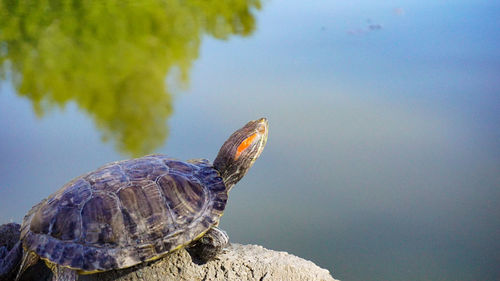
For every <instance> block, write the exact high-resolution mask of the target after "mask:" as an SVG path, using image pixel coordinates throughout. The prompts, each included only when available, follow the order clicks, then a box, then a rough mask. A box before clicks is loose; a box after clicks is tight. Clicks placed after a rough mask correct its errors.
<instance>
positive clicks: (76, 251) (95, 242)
mask: <svg viewBox="0 0 500 281" xmlns="http://www.w3.org/2000/svg"><path fill="white" fill-rule="evenodd" d="M226 201H227V191H226V188H225V186H224V183H223V180H222V178H221V177H220V176H219V173H218V172H217V171H216V170H215V169H214V168H213V167H212V165H211V164H210V163H209V162H208V160H191V161H188V162H187V163H186V162H181V161H178V160H175V159H172V158H167V157H166V156H163V155H150V156H146V157H142V158H138V159H132V160H125V161H120V162H114V163H110V164H108V165H105V166H103V167H101V168H99V169H97V170H95V171H93V172H91V173H88V174H86V175H83V176H80V177H78V178H76V179H74V180H72V181H71V182H69V183H68V184H66V185H64V186H63V187H62V188H61V189H60V190H58V191H57V192H56V193H54V194H52V195H51V196H49V197H48V198H47V199H45V200H44V201H42V202H41V203H39V204H38V205H36V206H35V207H33V208H32V210H31V211H30V212H29V213H28V214H27V215H26V217H25V218H24V221H23V225H22V229H21V239H22V240H23V247H24V249H25V250H27V251H34V252H35V253H36V254H37V255H39V256H40V257H41V258H42V259H44V260H46V261H48V262H51V263H55V264H58V265H61V266H65V267H69V268H72V269H75V270H78V272H79V273H80V274H85V273H94V272H99V271H107V270H111V269H118V268H125V267H130V266H133V265H136V264H138V263H141V262H143V261H149V260H154V259H156V258H159V257H161V256H163V255H165V254H167V253H169V252H171V251H173V250H176V249H178V248H180V247H182V246H185V245H187V244H189V243H190V242H192V241H194V240H196V239H198V238H200V237H201V236H202V235H203V234H204V233H205V232H206V231H207V230H208V229H210V227H212V226H213V225H215V224H217V223H218V221H219V218H220V216H221V215H222V212H223V211H224V208H225V205H226Z"/></svg>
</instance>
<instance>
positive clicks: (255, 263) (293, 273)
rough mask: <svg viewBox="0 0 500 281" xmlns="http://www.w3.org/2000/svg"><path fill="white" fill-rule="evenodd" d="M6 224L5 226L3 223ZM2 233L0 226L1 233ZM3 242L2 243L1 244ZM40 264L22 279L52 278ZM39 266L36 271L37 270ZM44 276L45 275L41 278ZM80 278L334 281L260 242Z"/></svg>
mask: <svg viewBox="0 0 500 281" xmlns="http://www.w3.org/2000/svg"><path fill="white" fill-rule="evenodd" d="M2 227H3V226H2ZM1 235H2V232H1V227H0V236H1ZM1 239H3V238H2V237H0V241H3V240H1ZM0 245H1V244H0ZM42 265H43V263H41V262H40V263H39V264H38V265H37V266H35V267H34V268H33V270H30V271H29V272H27V273H29V274H27V276H23V278H22V281H31V280H42V281H43V280H50V273H49V270H48V268H46V267H45V266H42ZM35 268H36V270H34V269H35ZM42 276H43V278H41V277H42ZM78 280H80V281H94V280H95V281H97V280H99V281H111V280H113V281H136V280H143V281H153V280H154V281H157V280H180V281H188V280H189V281H192V280H200V281H201V280H256V281H271V280H280V281H281V280H297V281H299V280H300V281H307V280H311V281H312V280H314V281H335V279H333V278H332V276H331V275H330V273H329V272H328V270H326V269H322V268H320V267H318V266H317V265H315V264H314V263H312V262H311V261H307V260H304V259H301V258H299V257H296V256H294V255H291V254H288V253H286V252H278V251H272V250H268V249H265V248H263V247H262V246H257V245H241V244H236V243H234V244H232V245H230V246H229V247H227V248H226V249H224V252H223V253H222V254H221V255H219V256H218V257H217V258H216V259H215V260H213V261H210V262H208V263H206V264H203V265H199V264H197V263H194V262H193V261H192V259H191V256H190V255H189V254H188V252H187V251H186V250H184V249H182V250H179V251H176V252H174V253H172V254H170V255H168V256H166V257H165V258H162V259H159V260H157V261H154V262H150V263H145V264H141V265H138V266H134V267H131V268H127V269H122V270H115V271H108V272H103V273H97V274H91V275H81V276H80V277H79V279H78Z"/></svg>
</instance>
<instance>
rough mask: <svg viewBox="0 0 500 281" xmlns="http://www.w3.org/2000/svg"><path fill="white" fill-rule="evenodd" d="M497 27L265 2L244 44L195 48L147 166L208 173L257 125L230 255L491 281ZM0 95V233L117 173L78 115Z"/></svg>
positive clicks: (492, 15)
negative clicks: (284, 255) (251, 251)
mask: <svg viewBox="0 0 500 281" xmlns="http://www.w3.org/2000/svg"><path fill="white" fill-rule="evenodd" d="M398 8H399V9H402V10H403V11H404V13H397V12H395V9H398ZM499 11H500V5H499V4H496V3H493V2H488V1H439V2H428V3H422V2H421V1H420V2H417V1H404V2H401V1H386V2H384V3H374V2H370V1H310V2H307V3H305V2H301V1H271V2H265V3H264V4H263V7H262V10H261V11H259V12H257V13H256V14H255V20H256V29H255V31H254V33H253V35H252V36H251V37H246V38H241V37H234V38H231V39H230V40H228V41H224V42H223V41H219V40H216V39H213V38H210V37H202V39H201V44H200V52H199V57H198V59H197V60H196V61H194V62H193V65H192V67H191V70H190V84H189V86H188V88H187V89H177V90H176V91H175V94H174V95H173V97H174V98H173V101H172V107H173V110H174V113H173V114H172V115H171V117H170V118H169V121H168V125H169V129H170V135H169V138H168V140H167V142H166V143H165V145H164V146H162V147H161V148H159V149H156V150H155V152H161V153H167V154H169V155H172V156H175V157H178V158H180V159H189V158H198V157H207V158H209V159H213V158H214V156H215V155H216V153H217V151H218V149H219V147H220V145H221V144H222V143H223V142H224V140H225V139H226V138H227V136H228V135H229V134H230V133H231V132H232V131H233V130H234V129H236V128H238V127H239V126H241V124H244V123H245V122H246V121H248V120H250V119H255V118H258V117H261V116H266V117H268V119H269V123H270V133H269V141H268V144H267V147H266V150H265V151H264V153H263V154H262V156H261V158H260V159H259V160H258V161H257V162H256V164H255V166H254V167H253V168H252V170H251V171H250V172H249V174H248V175H247V176H246V177H245V178H244V179H243V181H242V182H241V183H240V184H238V185H237V186H236V188H235V189H234V190H233V191H232V192H231V195H230V200H229V205H228V208H227V211H226V213H225V215H224V217H223V219H222V227H223V228H225V229H226V230H227V231H228V233H229V235H230V237H231V239H232V241H235V242H240V243H258V244H262V245H264V246H266V247H269V248H273V249H277V250H285V251H288V252H291V253H294V254H297V255H299V256H302V257H304V258H308V259H311V260H313V261H315V262H317V263H318V264H319V265H321V266H323V267H325V268H328V269H329V270H330V271H331V272H333V276H334V277H336V278H338V279H342V280H498V279H500V271H499V270H498V264H500V254H499V253H500V243H499V241H498V237H499V233H500V217H499V216H498V214H500V189H499V187H500V177H499V175H500V146H499V140H500V126H499V124H500V114H499V112H500V108H499V105H500V98H499V96H498V94H499V92H500V91H499V89H500V82H499V80H498V79H497V77H499V76H500V75H499V74H500V55H499V53H498V44H499V42H498V41H499V39H498V38H500V36H499V35H500V34H499V33H500V22H499V21H498V19H497V16H496V15H498V12H499ZM370 24H380V25H381V29H377V30H371V31H369V30H370V28H369V25H370ZM352 30H362V32H357V33H355V34H353V33H352V32H350V31H352ZM0 90H1V94H0V106H1V110H0V128H2V131H0V137H1V146H0V155H2V161H0V174H1V177H2V182H1V183H0V198H2V199H0V200H1V201H0V202H1V204H0V215H1V217H0V218H1V221H3V222H6V221H8V220H10V219H13V220H16V221H20V219H21V217H22V215H23V214H24V213H25V212H26V211H27V210H28V209H29V208H30V206H32V205H33V204H35V203H36V202H38V201H39V200H40V199H41V198H43V197H45V196H47V195H48V194H50V193H51V192H53V191H54V190H56V189H57V188H58V187H59V186H60V185H62V184H64V183H65V182H67V181H68V180H69V179H71V178H72V177H74V176H77V175H79V174H82V173H84V172H86V171H89V170H92V169H95V168H97V167H98V166H100V165H101V164H103V163H106V162H110V161H114V160H117V159H122V158H124V157H125V156H123V155H121V154H119V153H118V152H117V151H115V150H114V149H113V147H112V145H110V144H109V143H102V142H101V141H100V133H99V132H97V131H96V130H95V125H94V124H93V121H92V120H91V119H90V118H88V117H87V116H86V115H85V114H82V113H81V112H80V111H79V110H78V106H77V105H76V104H75V103H69V104H68V105H67V106H66V108H65V109H64V110H54V111H51V112H49V113H47V114H46V116H44V117H43V118H42V119H37V118H36V117H35V115H34V113H33V112H32V111H31V104H30V101H28V100H26V99H22V98H19V97H17V96H16V92H15V91H14V89H13V86H12V84H11V83H9V82H8V81H7V82H4V83H2V84H1V88H0Z"/></svg>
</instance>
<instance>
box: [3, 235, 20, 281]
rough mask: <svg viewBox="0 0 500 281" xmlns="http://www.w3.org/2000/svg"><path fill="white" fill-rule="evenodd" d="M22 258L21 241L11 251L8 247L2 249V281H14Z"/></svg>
mask: <svg viewBox="0 0 500 281" xmlns="http://www.w3.org/2000/svg"><path fill="white" fill-rule="evenodd" d="M22 256H23V247H22V245H21V241H18V242H17V243H16V244H15V245H14V247H12V249H10V251H7V247H6V246H3V247H0V281H6V280H12V277H13V276H14V274H15V273H16V269H17V268H18V266H19V264H20V262H21V258H22ZM16 280H17V279H16Z"/></svg>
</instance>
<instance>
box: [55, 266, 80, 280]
mask: <svg viewBox="0 0 500 281" xmlns="http://www.w3.org/2000/svg"><path fill="white" fill-rule="evenodd" d="M50 269H51V270H52V281H76V280H78V274H77V273H76V271H74V270H72V269H70V268H67V267H62V266H59V265H56V264H51V265H50Z"/></svg>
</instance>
